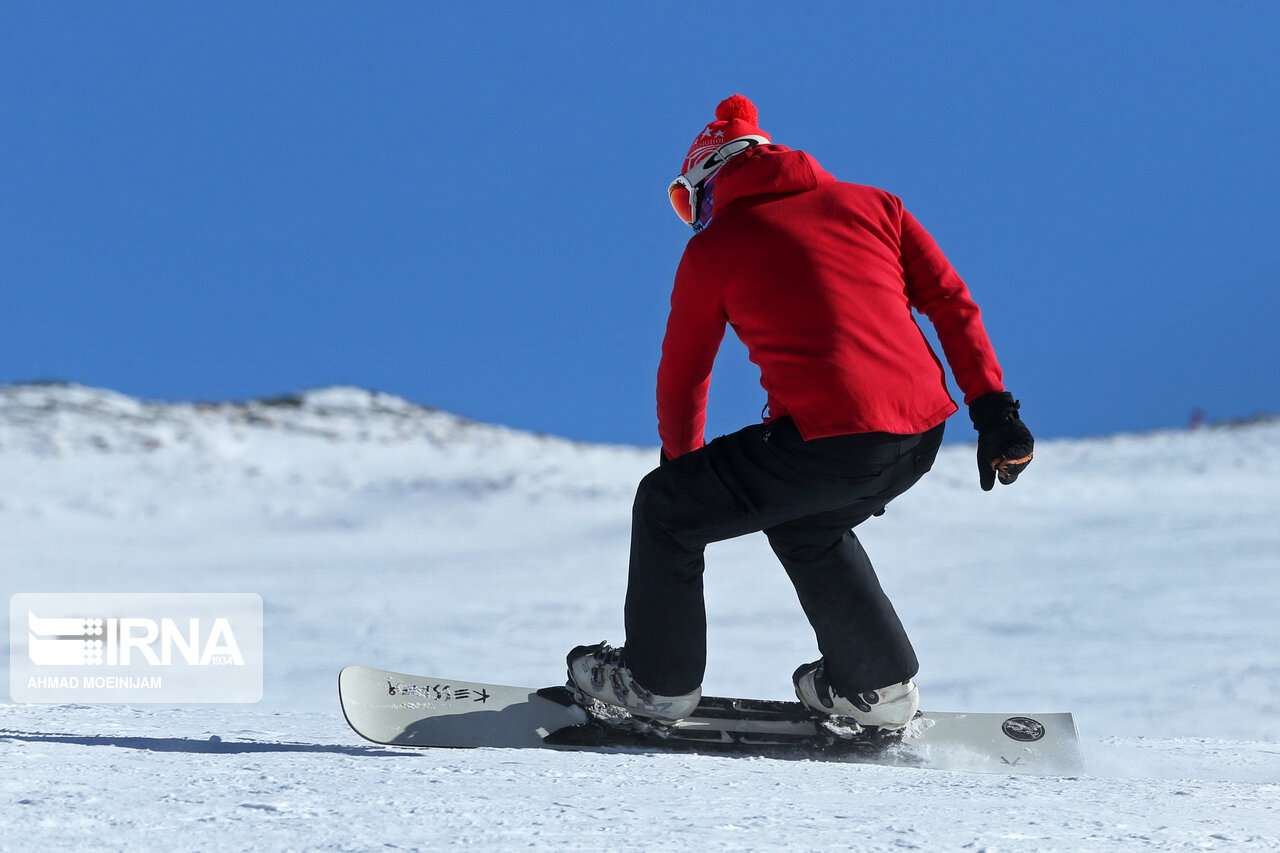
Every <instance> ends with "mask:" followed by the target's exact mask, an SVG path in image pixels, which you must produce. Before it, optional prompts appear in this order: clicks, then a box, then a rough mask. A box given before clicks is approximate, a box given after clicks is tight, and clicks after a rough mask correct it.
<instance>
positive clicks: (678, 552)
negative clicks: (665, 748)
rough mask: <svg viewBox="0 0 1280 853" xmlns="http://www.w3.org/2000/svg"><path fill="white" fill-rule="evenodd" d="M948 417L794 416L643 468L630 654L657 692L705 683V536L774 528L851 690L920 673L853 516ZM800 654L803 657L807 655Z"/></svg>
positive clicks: (773, 536) (835, 674) (922, 450)
mask: <svg viewBox="0 0 1280 853" xmlns="http://www.w3.org/2000/svg"><path fill="white" fill-rule="evenodd" d="M942 431H943V427H942V425H941V424H939V425H938V426H936V427H934V428H933V429H931V430H929V431H928V432H924V433H921V434H919V435H891V434H889V433H862V434H855V435H841V436H835V437H832V438H820V439H814V440H813V441H804V440H803V439H802V438H801V437H800V433H799V431H798V430H797V429H796V426H795V424H794V423H793V422H792V421H791V419H790V418H780V419H778V420H776V421H773V422H772V423H770V424H757V425H755V426H750V427H747V428H746V429H743V430H740V431H738V432H736V433H733V434H732V435H726V436H722V437H720V438H717V439H716V440H715V441H712V442H711V443H710V444H708V445H706V446H705V447H703V448H701V449H700V450H696V451H694V452H693V453H689V454H686V455H684V456H681V457H679V458H678V459H675V460H672V461H671V462H669V463H667V464H666V465H663V466H662V467H660V468H658V469H656V470H654V471H652V472H651V473H649V474H648V475H647V476H646V477H645V478H644V479H643V480H641V481H640V487H639V489H638V490H637V492H636V500H635V506H634V508H633V510H632V525H631V567H630V574H629V576H628V585H627V602H626V628H627V639H626V653H627V663H628V665H629V666H630V667H631V671H632V672H633V673H634V674H635V676H636V680H637V681H639V682H640V683H641V684H642V685H644V686H645V687H647V688H648V689H649V690H652V691H653V692H655V693H658V694H661V695H667V696H674V695H680V694H682V693H687V692H689V691H691V690H693V689H694V688H695V687H697V686H699V685H700V684H702V677H703V673H704V672H705V670H706V662H707V637H706V634H707V617H706V607H705V604H704V601H703V597H702V573H703V568H704V564H703V550H704V549H705V547H706V545H707V544H708V543H710V542H718V541H721V540H724V539H731V538H733V537H736V536H742V535H744V534H747V533H753V532H756V531H759V530H763V531H764V533H765V535H766V536H768V537H769V544H770V545H771V546H772V547H773V551H774V553H775V554H777V556H778V559H779V560H780V561H781V562H782V565H783V567H784V568H785V569H786V570H787V575H788V576H789V577H790V578H791V582H792V584H793V585H794V586H795V588H796V593H797V594H798V595H799V597H800V604H801V606H802V607H803V608H804V612H805V615H806V616H808V618H809V623H810V624H811V625H812V626H813V630H814V632H815V633H816V635H817V639H818V649H819V650H820V651H821V652H822V655H823V657H824V659H825V660H826V665H827V671H828V675H829V677H830V679H831V682H832V684H833V686H834V687H835V688H836V689H837V690H838V691H839V692H841V693H842V694H844V695H851V694H853V693H859V692H862V691H865V690H874V689H876V688H879V687H884V686H886V685H889V684H895V683H897V682H899V681H902V680H903V679H906V678H909V677H911V676H914V675H915V674H916V672H917V670H918V669H919V664H918V663H917V661H916V655H915V650H914V649H913V648H912V647H911V641H910V640H909V639H908V638H907V635H906V631H905V630H904V629H903V627H902V622H901V621H899V619H898V615H897V613H895V612H894V609H893V605H892V604H891V603H890V602H889V599H888V597H887V596H885V594H884V591H883V590H881V588H880V582H879V580H877V578H876V573H875V570H874V569H873V568H872V566H871V561H870V560H869V559H868V558H867V554H866V552H865V551H864V550H863V549H862V545H861V543H859V542H858V538H857V536H855V535H854V533H853V530H852V528H854V527H856V526H857V525H859V524H861V523H862V522H864V521H866V520H867V519H868V518H870V517H871V516H873V515H875V514H876V513H878V512H879V511H880V510H882V509H883V508H884V506H885V504H887V503H888V502H889V501H890V500H892V499H893V498H895V497H897V496H898V495H900V494H902V493H903V492H905V491H906V490H907V489H909V488H910V487H911V486H913V485H914V484H915V483H916V481H917V480H919V479H920V477H921V476H923V475H924V473H925V472H926V471H928V470H929V468H930V467H932V465H933V460H934V457H935V456H936V455H937V453H938V447H939V445H940V444H941V443H942ZM797 663H799V662H797Z"/></svg>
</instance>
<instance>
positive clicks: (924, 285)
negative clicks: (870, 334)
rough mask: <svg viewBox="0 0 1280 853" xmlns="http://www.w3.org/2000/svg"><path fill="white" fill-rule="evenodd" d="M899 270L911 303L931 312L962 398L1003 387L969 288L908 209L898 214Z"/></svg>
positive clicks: (927, 315) (930, 316)
mask: <svg viewBox="0 0 1280 853" xmlns="http://www.w3.org/2000/svg"><path fill="white" fill-rule="evenodd" d="M901 229H902V230H901V246H902V270H903V277H904V279H905V280H906V285H907V299H908V300H909V301H910V303H911V306H912V307H913V308H915V309H916V310H917V311H919V312H920V313H921V314H923V315H925V316H926V317H928V318H929V321H930V322H931V323H933V327H934V329H936V330H937V332H938V341H939V342H940V343H941V344H942V351H943V354H944V355H945V356H946V358H947V364H949V365H950V366H951V372H952V374H953V375H954V376H955V378H956V384H958V385H959V386H960V390H961V392H962V393H963V394H964V401H965V403H966V404H968V403H972V402H973V401H974V400H976V399H977V398H978V397H981V396H983V395H984V394H990V393H992V392H994V391H1003V390H1004V375H1003V373H1002V371H1001V369H1000V364H999V362H997V361H996V353H995V349H994V348H993V347H992V346H991V340H990V338H988V337H987V330H986V328H984V327H983V325H982V314H981V312H980V311H979V310H978V305H977V303H975V302H974V301H973V297H972V296H970V295H969V288H968V287H966V286H965V283H964V282H963V281H962V280H961V279H960V276H959V274H958V273H956V271H955V269H954V268H953V267H952V266H951V262H950V261H948V260H947V258H946V256H945V255H943V254H942V250H941V249H940V248H938V244H937V243H936V242H934V239H933V237H931V236H930V235H929V233H928V232H927V231H925V230H924V228H923V227H922V226H921V225H920V223H919V222H917V221H916V219H915V217H913V216H912V215H911V214H910V213H908V212H907V211H906V210H903V211H902V219H901Z"/></svg>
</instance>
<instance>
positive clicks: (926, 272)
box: [568, 95, 1033, 730]
mask: <svg viewBox="0 0 1280 853" xmlns="http://www.w3.org/2000/svg"><path fill="white" fill-rule="evenodd" d="M757 116H758V114H757V111H756V108H755V106H754V105H753V104H752V103H751V102H750V101H749V100H747V99H746V98H744V97H742V96H741V95H734V96H732V97H730V98H728V99H726V100H725V101H723V102H722V103H721V104H720V105H719V106H718V107H717V109H716V120H715V121H713V122H711V123H710V124H708V125H707V126H706V128H705V129H703V131H702V132H701V133H699V134H698V137H697V138H696V139H695V140H694V143H693V146H692V147H691V148H690V150H689V154H688V156H687V157H686V158H685V161H684V168H683V170H682V174H681V175H680V177H678V178H676V180H675V181H674V182H672V184H671V187H670V190H669V195H670V197H671V203H672V206H673V207H674V208H675V210H676V213H677V214H678V215H679V216H680V218H681V219H682V220H684V222H685V223H686V224H688V225H691V226H692V227H693V230H694V231H695V232H696V233H695V234H694V235H693V237H692V238H691V239H690V240H689V243H688V246H687V247H686V248H685V251H684V256H683V258H682V259H681V261H680V266H679V268H678V270H677V272H676V279H675V285H674V288H673V291H672V295H671V313H670V316H669V318H668V320H667V330H666V337H665V339H664V341H663V345H662V360H661V364H660V366H659V368H658V430H659V435H660V437H661V439H662V458H661V463H662V464H661V465H660V466H659V467H658V468H656V469H655V470H654V471H652V472H651V473H650V474H648V475H647V476H646V477H645V478H644V479H643V480H642V481H641V482H640V485H639V488H638V490H637V493H636V499H635V504H634V508H633V517H632V529H631V556H630V568H629V574H628V586H627V596H626V604H625V625H626V644H625V646H624V647H622V648H613V647H611V646H609V645H608V644H607V643H599V644H597V645H594V646H579V647H577V648H575V649H574V650H573V651H572V652H570V653H569V655H568V665H569V680H570V685H571V686H572V687H576V688H577V689H578V690H580V691H582V692H583V693H584V694H586V695H587V696H590V697H593V698H595V699H598V700H600V701H602V702H604V703H606V704H608V705H613V706H618V707H621V708H624V709H626V710H627V711H629V712H631V713H633V714H635V715H638V716H643V717H648V718H653V719H658V720H677V719H680V718H682V717H685V716H688V715H689V714H691V713H692V712H693V710H694V709H695V708H696V707H697V705H698V701H699V699H700V698H701V694H702V689H701V685H702V679H703V673H704V670H705V667H706V612H705V606H704V601H703V592H702V574H703V551H704V549H705V546H706V545H707V544H708V543H711V542H716V541H721V540H724V539H729V538H732V537H736V536H741V535H744V534H747V533H752V532H756V531H761V530H762V531H764V533H765V535H766V536H767V537H768V540H769V544H770V545H771V546H772V548H773V551H774V553H775V554H776V555H777V557H778V559H779V561H780V562H781V563H782V565H783V567H784V568H785V569H786V571H787V574H788V576H789V578H790V580H791V582H792V584H793V585H794V586H795V589H796V592H797V594H798V595H799V598H800V603H801V606H802V607H803V609H804V612H805V614H806V616H807V617H808V619H809V622H810V624H811V625H812V626H813V630H814V632H815V634H816V636H817V641H818V648H819V650H820V652H821V654H822V657H821V658H820V659H819V660H817V661H814V662H813V663H809V664H805V665H802V666H801V667H800V668H799V669H797V670H796V672H795V674H794V676H793V682H794V685H795V690H796V695H797V697H798V698H799V699H800V701H801V702H802V703H803V704H804V705H805V706H807V707H808V708H809V709H811V710H813V711H814V712H816V713H818V714H827V715H839V716H845V717H852V718H853V719H854V720H855V721H856V722H858V723H859V724H861V725H863V726H866V727H876V728H880V729H886V730H893V729H900V728H902V727H903V726H905V725H906V724H907V723H908V722H909V721H910V720H911V719H912V718H913V717H914V715H915V713H916V710H917V708H918V707H919V692H918V690H917V688H916V686H915V684H914V683H913V682H912V678H913V677H914V676H915V674H916V672H917V671H918V669H919V665H918V663H917V661H916V655H915V651H914V649H913V648H912V646H911V642H910V640H909V639H908V638H907V635H906V632H905V631H904V629H903V626H902V623H901V622H900V621H899V619H898V616H897V614H896V612H895V611H894V609H893V605H892V604H891V603H890V602H889V599H888V598H887V597H886V595H885V594H884V592H883V591H882V590H881V588H880V584H879V581H878V580H877V579H876V574H875V571H874V569H873V568H872V566H871V562H870V560H869V559H868V557H867V554H866V552H865V551H864V550H863V548H862V545H861V544H860V543H859V542H858V538H857V536H856V535H855V534H854V532H853V528H855V527H857V526H858V525H859V524H861V523H862V522H864V521H866V520H867V519H869V518H871V517H873V516H878V515H880V514H882V513H883V512H884V508H885V505H886V504H887V503H889V501H891V500H892V499H893V498H895V497H897V496H898V495H900V494H902V493H903V492H905V491H906V490H907V489H909V488H910V487H911V486H912V485H914V484H915V483H916V482H917V481H918V480H919V479H920V477H921V476H922V475H924V474H925V472H927V471H928V470H929V469H930V467H931V466H932V464H933V461H934V457H935V455H936V454H937V452H938V447H939V445H940V444H941V441H942V432H943V425H944V422H945V421H946V419H947V418H948V417H950V416H951V415H952V414H954V413H955V412H956V410H957V406H956V404H955V403H954V402H953V401H952V399H951V397H950V395H949V393H948V392H947V389H946V380H945V374H944V371H943V368H942V364H941V362H940V361H939V360H938V358H937V356H936V355H935V354H934V353H933V351H932V349H931V348H930V346H929V344H928V343H927V342H926V340H925V338H924V336H923V334H922V333H921V332H920V329H919V328H918V326H917V325H916V321H915V319H914V317H913V316H912V314H911V309H913V308H914V309H916V310H917V311H919V312H920V313H921V314H923V315H925V316H927V317H928V318H929V319H930V321H931V322H932V323H933V324H934V327H935V328H936V330H937V333H938V338H939V340H940V342H941V344H942V348H943V352H944V354H945V356H946V358H947V362H948V363H949V364H950V365H951V368H952V371H953V373H954V375H955V378H956V382H957V383H958V384H959V386H960V388H961V390H962V391H963V392H964V399H965V402H966V404H968V406H969V414H970V416H971V418H972V420H973V424H974V427H975V429H976V430H977V432H978V475H979V484H980V485H981V487H982V489H983V490H984V491H989V490H990V489H991V488H992V487H993V485H994V483H995V480H996V479H997V478H998V479H999V480H1000V482H1001V483H1003V484H1009V483H1012V482H1013V481H1014V480H1016V479H1017V477H1018V474H1019V473H1021V471H1022V470H1023V469H1024V468H1025V467H1026V466H1027V465H1028V464H1029V463H1030V462H1031V457H1032V447H1033V440H1032V437H1031V433H1030V432H1029V430H1028V429H1027V428H1026V426H1024V425H1023V423H1022V421H1021V420H1020V418H1019V416H1018V405H1019V404H1018V403H1017V401H1015V400H1014V399H1013V397H1012V395H1011V394H1009V393H1008V392H1007V391H1006V390H1005V388H1004V385H1003V382H1002V372H1001V369H1000V365H999V364H998V363H997V361H996V356H995V353H994V351H993V349H992V346H991V343H990V341H989V340H988V338H987V333H986V331H985V329H984V328H983V325H982V321H981V319H980V316H979V311H978V306H977V305H976V304H975V303H974V301H973V299H972V298H971V297H970V294H969V291H968V288H967V287H966V286H965V284H964V282H963V281H961V279H960V277H959V275H957V274H956V272H955V270H954V269H953V268H952V266H951V264H950V263H949V262H948V261H947V259H946V257H945V256H944V255H943V253H942V251H941V250H940V249H939V248H938V246H937V244H936V243H935V242H934V241H933V239H932V238H931V237H930V236H929V234H928V233H926V232H925V230H924V229H923V228H922V227H921V226H920V224H919V223H917V222H916V220H915V219H914V218H913V217H912V216H911V214H910V213H908V212H907V211H906V210H904V209H903V206H902V202H901V201H900V200H899V199H898V198H896V197H895V196H893V195H890V194H889V193H887V192H884V191H882V190H879V189H875V188H872V187H866V186H859V185H855V184H850V183H844V182H841V181H837V180H836V179H835V178H834V177H832V176H831V175H830V174H828V173H827V172H826V171H824V170H823V169H822V167H821V166H819V165H818V163H817V161H816V160H814V158H813V157H812V156H810V155H809V154H807V153H805V152H803V151H793V150H791V149H788V148H786V147H784V146H782V145H774V144H772V141H771V138H770V136H769V135H768V134H767V133H765V132H764V131H762V130H761V129H760V128H759V127H758V126H757V125H758V117H757ZM726 323H728V324H729V325H731V326H732V327H733V329H734V331H735V332H736V333H737V335H738V337H739V339H740V340H741V341H742V342H743V344H744V345H745V346H746V348H747V351H748V354H749V357H750V359H751V361H753V362H754V363H755V364H756V365H757V366H758V367H759V368H760V382H761V385H763V386H764V389H765V391H766V392H767V395H768V405H767V407H766V408H767V414H766V415H765V416H764V418H763V423H759V424H755V425H752V426H748V427H746V428H745V429H742V430H740V431H738V432H736V433H733V434H731V435H726V436H721V437H720V438H717V439H716V440H714V441H712V442H711V443H709V444H704V438H703V427H704V424H705V409H706V400H707V391H708V386H709V382H710V376H711V368H712V364H713V362H714V360H715V356H716V352H717V350H718V349H719V346H720V342H721V340H722V339H723V336H724V328H725V324H726Z"/></svg>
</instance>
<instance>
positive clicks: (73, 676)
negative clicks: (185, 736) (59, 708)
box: [9, 592, 263, 704]
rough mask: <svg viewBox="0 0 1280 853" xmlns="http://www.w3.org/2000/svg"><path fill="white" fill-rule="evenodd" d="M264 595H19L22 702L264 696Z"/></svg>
mask: <svg viewBox="0 0 1280 853" xmlns="http://www.w3.org/2000/svg"><path fill="white" fill-rule="evenodd" d="M262 655H263V650H262V597H261V596H259V595H257V594H256V593H90V592H76V593H18V594H17V595H15V596H13V597H12V598H11V599H10V600H9V692H10V695H11V696H12V698H13V701H14V702H50V703H66V702H77V703H89V704H92V703H101V702H122V703H129V704H133V703H142V702H162V703H166V704H175V703H188V702H201V703H203V702H257V701H259V700H260V699H262Z"/></svg>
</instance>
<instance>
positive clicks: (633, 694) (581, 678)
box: [567, 642, 702, 727]
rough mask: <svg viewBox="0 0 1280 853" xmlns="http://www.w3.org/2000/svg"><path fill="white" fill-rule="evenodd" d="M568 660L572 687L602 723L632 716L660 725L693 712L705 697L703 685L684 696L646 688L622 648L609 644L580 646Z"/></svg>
mask: <svg viewBox="0 0 1280 853" xmlns="http://www.w3.org/2000/svg"><path fill="white" fill-rule="evenodd" d="M567 663H568V665H569V685H568V686H569V689H570V690H571V691H573V692H575V693H576V694H577V698H579V700H580V703H581V704H582V705H583V707H584V708H586V709H587V711H588V712H589V713H591V714H592V716H594V717H597V718H598V719H601V720H602V721H603V722H607V723H612V724H617V723H618V722H620V721H621V720H623V719H625V718H627V717H632V718H642V719H641V722H642V723H644V722H646V721H654V722H656V723H657V724H658V727H661V726H662V724H663V723H674V722H675V721H676V720H680V719H682V718H684V717H687V716H689V715H690V714H692V713H693V711H694V709H696V708H697V707H698V702H699V701H700V700H701V699H702V688H701V687H699V688H696V689H694V690H693V691H691V692H689V693H685V694H683V695H681V696H660V695H658V694H656V693H652V692H650V691H648V690H646V689H645V688H644V687H642V686H641V685H640V684H638V683H636V680H635V678H633V677H632V675H631V670H630V669H628V668H627V665H626V661H625V660H624V657H623V650H622V649H615V648H613V647H612V646H610V645H609V644H608V643H603V642H602V643H597V644H596V645H594V646H578V647H577V648H575V649H574V650H573V651H571V652H569V656H568V658H567ZM591 700H595V703H599V705H603V706H604V707H603V708H601V707H599V705H596V704H595V703H593V702H592V701H591ZM620 712H621V713H620Z"/></svg>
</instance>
